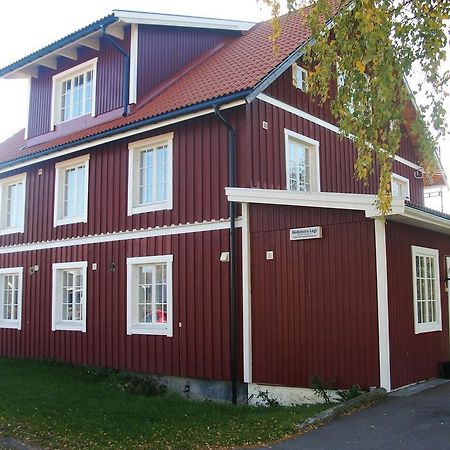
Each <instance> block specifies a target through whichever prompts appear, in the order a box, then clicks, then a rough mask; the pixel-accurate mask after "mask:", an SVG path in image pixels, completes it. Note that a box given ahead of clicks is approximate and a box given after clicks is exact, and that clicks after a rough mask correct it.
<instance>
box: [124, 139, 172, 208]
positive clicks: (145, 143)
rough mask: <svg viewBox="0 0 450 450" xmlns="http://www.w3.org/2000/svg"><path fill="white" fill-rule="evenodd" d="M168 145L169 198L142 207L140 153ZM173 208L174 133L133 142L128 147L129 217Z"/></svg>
mask: <svg viewBox="0 0 450 450" xmlns="http://www.w3.org/2000/svg"><path fill="white" fill-rule="evenodd" d="M163 143H164V144H167V187H166V188H167V198H166V200H164V201H160V202H151V203H147V204H145V205H140V204H139V201H138V198H139V185H138V184H139V173H138V171H139V158H138V156H139V152H140V151H142V150H145V149H146V148H149V147H155V146H157V145H160V144H163ZM172 206H173V133H167V134H163V135H160V136H155V137H152V138H149V139H142V140H140V141H136V142H131V143H130V144H129V145H128V215H129V216H132V215H133V214H141V213H145V212H151V211H160V210H170V209H172Z"/></svg>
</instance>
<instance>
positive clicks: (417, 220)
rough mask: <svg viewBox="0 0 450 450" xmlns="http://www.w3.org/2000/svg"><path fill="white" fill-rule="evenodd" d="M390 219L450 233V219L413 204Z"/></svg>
mask: <svg viewBox="0 0 450 450" xmlns="http://www.w3.org/2000/svg"><path fill="white" fill-rule="evenodd" d="M389 220H392V221H393V222H399V223H403V224H405V225H412V226H414V227H419V228H423V229H425V230H430V231H437V232H439V233H444V234H449V235H450V219H446V218H444V217H441V216H439V215H437V214H433V213H431V212H427V211H423V210H420V209H416V208H412V207H411V206H406V207H405V212H404V213H403V214H401V215H393V216H391V217H389Z"/></svg>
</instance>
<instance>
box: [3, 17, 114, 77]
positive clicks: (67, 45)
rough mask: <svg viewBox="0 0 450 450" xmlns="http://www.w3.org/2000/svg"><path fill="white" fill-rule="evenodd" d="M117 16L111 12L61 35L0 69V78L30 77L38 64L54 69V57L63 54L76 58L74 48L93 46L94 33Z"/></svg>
mask: <svg viewBox="0 0 450 450" xmlns="http://www.w3.org/2000/svg"><path fill="white" fill-rule="evenodd" d="M118 20H119V19H118V18H117V17H115V16H114V15H113V14H111V15H109V16H106V17H104V18H102V19H100V20H97V21H96V22H93V23H92V24H90V25H88V26H86V27H84V28H81V29H80V30H78V31H75V32H74V33H71V34H69V35H68V36H65V37H63V38H62V39H59V40H57V41H55V42H53V43H52V44H50V45H47V46H46V47H44V48H41V49H40V50H37V51H35V52H33V53H31V54H30V55H28V56H25V57H24V58H22V59H20V60H18V61H16V62H14V63H12V64H9V65H8V66H6V67H3V68H2V69H0V78H30V77H36V76H37V75H38V73H37V69H38V66H40V65H42V66H47V67H50V68H53V69H56V58H57V57H58V56H65V57H68V58H70V59H77V53H76V49H77V48H78V47H80V46H83V45H84V46H87V47H92V48H95V47H97V46H98V43H96V42H95V41H94V39H92V40H91V41H89V39H91V38H94V37H95V39H97V40H98V38H97V37H96V35H97V34H98V35H100V33H101V27H102V26H109V25H111V24H113V23H115V22H118Z"/></svg>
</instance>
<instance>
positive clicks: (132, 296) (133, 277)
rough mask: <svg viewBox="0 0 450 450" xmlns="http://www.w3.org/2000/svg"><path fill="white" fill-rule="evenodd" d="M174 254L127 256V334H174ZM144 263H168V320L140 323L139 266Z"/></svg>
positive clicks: (168, 335) (170, 335)
mask: <svg viewBox="0 0 450 450" xmlns="http://www.w3.org/2000/svg"><path fill="white" fill-rule="evenodd" d="M172 263H173V255H160V256H143V257H135V258H127V334H128V335H132V334H146V335H157V336H167V337H172V336H173V289H172ZM144 264H166V277H167V291H166V295H167V322H166V323H148V324H142V323H138V320H137V308H136V303H137V301H136V299H137V296H136V288H137V282H138V279H137V270H136V269H137V267H138V266H140V265H144Z"/></svg>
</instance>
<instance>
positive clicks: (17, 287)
mask: <svg viewBox="0 0 450 450" xmlns="http://www.w3.org/2000/svg"><path fill="white" fill-rule="evenodd" d="M22 274H23V268H22V267H12V268H8V269H0V328H15V329H17V330H20V328H21V325H22Z"/></svg>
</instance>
